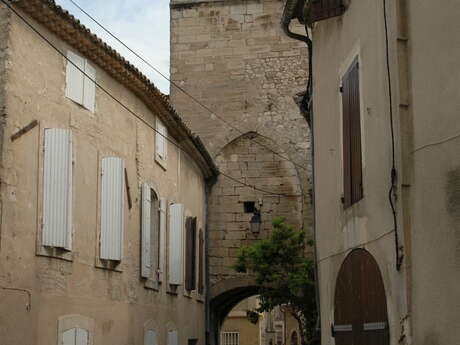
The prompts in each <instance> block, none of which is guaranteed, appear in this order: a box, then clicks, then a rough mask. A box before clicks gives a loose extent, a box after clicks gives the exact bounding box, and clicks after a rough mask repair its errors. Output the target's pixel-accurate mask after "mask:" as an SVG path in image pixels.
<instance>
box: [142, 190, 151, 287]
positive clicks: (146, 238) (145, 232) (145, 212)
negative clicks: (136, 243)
mask: <svg viewBox="0 0 460 345" xmlns="http://www.w3.org/2000/svg"><path fill="white" fill-rule="evenodd" d="M151 202H152V201H151V191H150V186H149V185H148V184H146V183H144V184H143V185H142V211H141V217H142V225H141V226H142V244H141V248H142V254H141V265H142V267H141V276H142V277H144V278H149V277H150V272H151V262H150V256H151V245H152V243H151V234H152V229H151V219H150V217H151V214H150V211H151Z"/></svg>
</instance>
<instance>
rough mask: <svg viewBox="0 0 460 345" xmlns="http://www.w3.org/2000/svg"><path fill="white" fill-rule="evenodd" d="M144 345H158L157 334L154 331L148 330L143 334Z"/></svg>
mask: <svg viewBox="0 0 460 345" xmlns="http://www.w3.org/2000/svg"><path fill="white" fill-rule="evenodd" d="M144 345H158V339H157V334H156V332H155V331H154V330H152V329H149V330H147V331H146V332H145V333H144Z"/></svg>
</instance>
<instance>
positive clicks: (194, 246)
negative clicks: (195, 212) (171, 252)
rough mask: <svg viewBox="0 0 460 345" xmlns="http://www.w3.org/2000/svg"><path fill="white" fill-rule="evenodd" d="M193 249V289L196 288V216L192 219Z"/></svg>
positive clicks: (191, 254) (191, 257) (191, 256)
mask: <svg viewBox="0 0 460 345" xmlns="http://www.w3.org/2000/svg"><path fill="white" fill-rule="evenodd" d="M191 232H192V234H191V235H190V236H191V240H192V249H191V253H190V261H191V264H190V265H191V266H192V267H191V270H192V272H191V288H192V289H191V290H195V289H196V217H195V218H193V219H192V231H191Z"/></svg>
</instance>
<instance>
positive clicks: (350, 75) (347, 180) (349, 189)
mask: <svg viewBox="0 0 460 345" xmlns="http://www.w3.org/2000/svg"><path fill="white" fill-rule="evenodd" d="M342 104H343V111H342V114H343V177H344V186H343V187H344V188H343V190H344V196H343V197H344V200H343V203H344V207H345V208H347V207H349V206H351V205H352V204H354V203H356V202H357V201H359V200H361V199H362V198H363V181H362V148H361V115H360V95H359V64H358V60H355V61H354V62H353V63H352V65H351V66H350V68H349V70H348V71H347V73H346V74H345V75H344V77H343V80H342Z"/></svg>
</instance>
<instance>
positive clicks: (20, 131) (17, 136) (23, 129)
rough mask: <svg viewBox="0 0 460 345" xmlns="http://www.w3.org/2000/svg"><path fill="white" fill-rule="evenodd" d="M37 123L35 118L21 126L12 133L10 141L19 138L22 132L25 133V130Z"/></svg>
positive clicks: (27, 130)
mask: <svg viewBox="0 0 460 345" xmlns="http://www.w3.org/2000/svg"><path fill="white" fill-rule="evenodd" d="M37 125H38V121H37V120H33V121H32V122H31V123H29V124H28V125H27V126H25V127H23V128H21V129H20V130H19V131H17V132H16V133H14V134H13V135H12V136H11V141H15V140H16V139H19V138H20V137H21V136H23V135H24V134H26V133H27V132H29V131H30V130H31V129H33V128H34V127H36V126H37Z"/></svg>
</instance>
